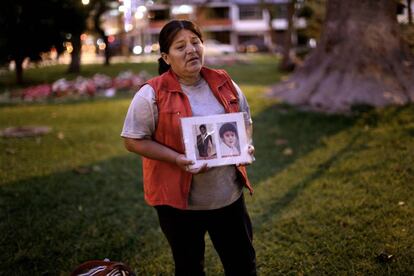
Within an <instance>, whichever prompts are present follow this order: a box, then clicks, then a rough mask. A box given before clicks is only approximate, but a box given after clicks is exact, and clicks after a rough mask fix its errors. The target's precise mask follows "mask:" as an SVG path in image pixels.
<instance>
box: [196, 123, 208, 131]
mask: <svg viewBox="0 0 414 276" xmlns="http://www.w3.org/2000/svg"><path fill="white" fill-rule="evenodd" d="M198 128H199V129H200V130H201V128H204V129H207V128H206V125H204V124H203V125H200V126H199V127H198Z"/></svg>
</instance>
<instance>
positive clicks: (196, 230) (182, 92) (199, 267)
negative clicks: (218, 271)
mask: <svg viewBox="0 0 414 276" xmlns="http://www.w3.org/2000/svg"><path fill="white" fill-rule="evenodd" d="M159 44H160V52H161V58H160V59H159V73H160V76H158V77H155V78H153V79H151V80H149V81H148V82H147V83H146V84H145V85H144V86H142V88H141V89H140V90H139V91H138V93H137V94H136V95H135V97H134V99H133V100H132V103H131V105H130V107H129V110H128V113H127V116H126V119H125V123H124V128H123V131H122V134H121V136H122V137H123V138H124V142H125V147H126V149H127V150H129V151H131V152H134V153H137V154H139V155H141V156H142V157H143V177H144V194H145V200H146V202H147V203H148V204H149V205H151V206H154V207H155V209H156V211H157V214H158V218H159V222H160V227H161V229H162V231H163V233H164V235H165V236H166V238H167V240H168V242H169V244H170V247H171V251H172V254H173V258H174V262H175V275H191V276H194V275H204V248H205V244H204V236H205V233H206V232H208V233H209V236H210V238H211V241H212V243H213V245H214V247H215V249H216V251H217V253H218V254H219V256H220V259H221V262H222V264H223V266H224V271H225V273H226V275H237V276H240V275H256V261H255V251H254V248H253V245H252V227H251V222H250V218H249V216H248V213H247V210H246V206H245V203H244V198H243V193H242V187H243V186H245V187H247V188H248V189H249V190H250V192H251V193H252V188H251V186H250V183H249V180H248V178H247V174H246V170H245V168H244V167H243V166H238V167H236V166H223V167H216V168H211V169H209V168H207V164H204V165H203V166H202V167H201V168H199V169H197V170H192V171H190V170H188V165H191V164H193V161H192V160H189V159H187V158H186V157H185V155H184V154H183V153H184V146H183V143H182V135H181V127H180V118H182V117H189V116H206V115H213V114H224V113H230V112H239V111H244V112H246V113H247V114H249V123H250V124H251V120H250V113H249V107H248V104H247V101H246V99H245V97H244V95H243V94H242V92H241V91H240V89H239V88H238V87H237V86H236V85H235V83H233V82H232V80H231V79H230V77H229V76H228V75H227V73H225V72H224V71H222V70H212V69H208V68H206V67H204V66H203V63H204V46H203V39H202V35H201V32H200V30H199V29H198V27H197V26H195V25H194V24H193V23H192V22H190V21H186V20H173V21H170V22H169V23H167V24H166V25H165V26H164V27H163V29H162V30H161V32H160V35H159ZM251 154H253V150H252V151H251Z"/></svg>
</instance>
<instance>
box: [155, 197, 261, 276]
mask: <svg viewBox="0 0 414 276" xmlns="http://www.w3.org/2000/svg"><path fill="white" fill-rule="evenodd" d="M156 210H157V212H158V218H159V221H160V226H161V229H162V231H163V233H164V235H165V236H166V237H167V240H168V242H169V244H170V246H171V250H172V254H173V257H174V262H175V275H176V276H182V275H185V276H198V275H205V274H204V249H205V243H204V236H205V233H206V232H208V233H209V236H210V239H211V241H212V243H213V245H214V248H215V249H216V251H217V253H218V255H219V256H220V259H221V262H222V264H223V267H224V271H225V274H226V275H227V276H244V275H246V276H247V275H256V254H255V251H254V248H253V245H252V239H253V234H252V225H251V222H250V218H249V215H248V213H247V210H246V205H245V203H244V198H243V196H241V197H240V198H239V199H238V200H237V201H236V202H234V203H233V204H231V205H229V206H226V207H223V208H220V209H216V210H206V211H204V210H203V211H193V210H179V209H175V208H173V207H170V206H157V207H156Z"/></svg>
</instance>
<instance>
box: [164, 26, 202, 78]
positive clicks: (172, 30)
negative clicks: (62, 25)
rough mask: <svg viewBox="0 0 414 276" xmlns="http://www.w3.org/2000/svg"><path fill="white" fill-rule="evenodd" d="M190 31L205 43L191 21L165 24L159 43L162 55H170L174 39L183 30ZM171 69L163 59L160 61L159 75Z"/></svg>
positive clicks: (197, 28)
mask: <svg viewBox="0 0 414 276" xmlns="http://www.w3.org/2000/svg"><path fill="white" fill-rule="evenodd" d="M183 29H185V30H189V31H191V32H193V33H194V34H195V35H197V36H198V38H199V39H200V40H201V42H203V36H202V35H201V31H200V29H199V27H198V26H197V25H196V24H194V23H193V22H191V21H188V20H172V21H170V22H168V23H167V24H165V26H164V27H163V28H162V29H161V31H160V35H159V38H158V43H159V44H160V53H166V54H168V52H169V49H170V47H171V44H172V43H173V41H174V37H175V36H176V35H177V33H178V32H179V31H181V30H183ZM169 69H170V65H168V64H167V63H166V62H165V61H164V59H163V58H162V57H160V58H159V59H158V73H159V74H160V75H161V74H162V73H164V72H167V71H168V70H169Z"/></svg>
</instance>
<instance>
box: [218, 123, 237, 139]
mask: <svg viewBox="0 0 414 276" xmlns="http://www.w3.org/2000/svg"><path fill="white" fill-rule="evenodd" d="M227 131H232V132H234V134H236V135H237V130H236V127H235V126H234V124H233V123H225V124H223V125H222V126H221V127H220V130H219V134H220V137H221V138H223V135H224V133H226V132H227Z"/></svg>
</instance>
